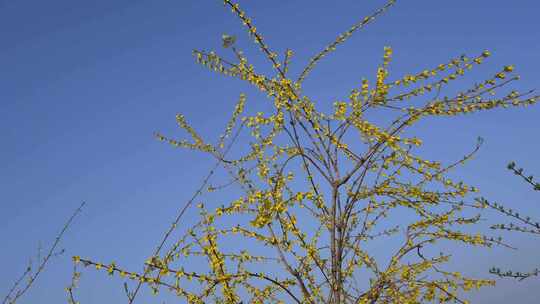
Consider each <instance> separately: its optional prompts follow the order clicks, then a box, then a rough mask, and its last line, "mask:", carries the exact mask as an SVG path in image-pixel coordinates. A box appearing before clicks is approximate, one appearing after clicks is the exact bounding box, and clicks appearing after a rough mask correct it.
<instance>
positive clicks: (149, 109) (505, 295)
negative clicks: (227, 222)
mask: <svg viewBox="0 0 540 304" xmlns="http://www.w3.org/2000/svg"><path fill="white" fill-rule="evenodd" d="M241 4H242V5H243V7H244V9H245V10H246V11H247V13H248V14H249V15H251V16H252V17H253V19H254V20H255V24H256V26H257V28H258V29H259V30H260V31H261V32H262V33H263V34H264V36H265V37H266V39H267V42H268V43H269V44H270V45H271V46H272V47H273V49H274V50H276V51H278V52H280V53H282V52H283V51H284V50H285V48H287V47H288V48H291V49H293V50H294V51H295V53H296V56H295V59H296V60H293V65H292V71H293V72H298V71H299V69H300V68H301V67H303V65H304V64H305V63H306V62H307V59H308V58H309V57H310V56H311V55H313V54H314V53H315V52H318V51H319V50H320V49H321V48H322V47H324V46H325V45H326V44H327V43H328V42H330V41H332V40H333V39H334V38H335V36H336V35H337V34H338V33H340V32H342V31H343V30H345V29H348V28H349V27H350V25H351V24H352V23H354V22H356V21H357V20H358V19H359V18H361V17H363V16H364V15H367V14H368V13H370V12H372V11H373V10H374V9H375V8H376V7H378V6H380V5H382V4H383V1H380V0H373V1H352V0H346V1H345V0H344V1H243V3H241ZM538 11H540V4H538V2H537V1H532V0H523V1H502V0H497V1H486V0H476V1H470V0H469V1H462V0H455V1H427V0H417V1H398V4H397V5H396V6H395V7H394V8H393V9H392V10H391V11H390V12H389V13H388V14H386V15H385V16H383V17H382V18H380V19H379V20H378V21H377V22H375V23H374V24H372V25H371V26H369V27H368V28H367V29H366V30H365V31H363V32H361V33H358V34H357V35H356V36H354V37H353V38H352V39H351V40H349V41H348V42H347V43H346V44H344V45H343V46H341V47H339V49H338V50H337V52H336V53H334V54H333V55H332V56H331V57H327V58H325V59H324V60H323V61H322V62H321V64H320V65H319V66H318V68H317V69H316V70H314V72H313V73H312V76H311V78H309V79H308V80H307V81H306V83H305V91H306V93H307V94H308V95H311V96H315V97H316V98H317V100H319V101H320V102H323V103H324V102H326V103H328V104H331V103H332V102H333V101H335V100H336V99H337V98H343V97H346V96H347V94H348V92H349V90H350V89H351V88H353V87H355V86H358V84H359V81H360V79H361V77H364V76H369V77H371V76H373V75H374V73H375V69H376V66H377V64H379V62H380V60H381V56H382V49H383V46H385V45H390V46H392V47H393V48H394V54H395V55H394V60H393V63H392V66H391V73H392V74H391V75H401V74H403V73H405V72H411V71H419V70H421V69H423V68H425V67H428V68H429V67H432V66H434V65H436V64H439V63H443V62H445V61H446V60H447V59H449V58H451V57H455V56H459V55H460V54H462V53H467V54H470V55H476V54H479V53H480V52H481V51H482V50H484V49H489V50H491V51H492V53H493V56H492V58H490V59H489V60H488V61H486V64H485V65H483V66H481V67H480V68H479V70H478V73H477V74H472V75H473V76H472V77H467V78H466V81H465V82H463V83H464V84H466V83H473V82H474V81H479V80H481V79H482V78H481V77H482V76H488V75H492V74H493V73H494V72H495V71H497V70H498V69H500V68H501V67H502V66H503V65H505V64H515V65H516V68H517V71H518V73H519V74H520V75H521V76H522V80H521V81H520V82H519V84H517V85H516V86H515V87H516V88H518V89H523V90H525V89H532V88H538V87H539V86H540V82H539V81H538V71H540V58H539V55H538V54H540V34H539V33H540V21H539V20H540V19H539V18H538ZM222 33H229V34H235V35H236V36H237V37H238V38H239V42H238V43H239V45H240V46H241V47H243V48H244V49H245V50H246V53H247V54H248V55H249V57H250V58H251V60H252V61H253V63H254V64H255V66H256V67H259V70H261V71H270V67H269V66H268V64H267V62H266V61H265V60H264V58H263V57H261V56H259V55H255V54H257V50H256V48H255V47H254V46H253V44H252V43H251V41H250V39H249V38H248V37H247V35H246V34H245V32H244V30H243V28H242V26H241V24H240V23H239V21H238V20H237V19H236V17H235V16H233V15H232V14H231V13H230V11H229V10H227V9H224V7H223V5H222V2H221V1H186V0H183V1H178V0H177V1H143V0H131V1H125V0H115V1H101V0H96V1H64V0H51V1H35V0H34V1H30V0H18V1H1V0H0V162H1V165H0V168H1V169H0V185H1V186H0V189H1V191H0V240H1V244H2V245H1V247H2V249H1V250H0V269H1V271H0V273H1V274H0V295H1V296H2V297H3V295H4V294H5V293H6V292H7V290H8V288H9V286H10V285H11V284H12V282H13V280H14V279H15V277H17V276H18V275H19V274H20V273H21V272H22V271H23V270H24V268H25V266H26V263H27V261H28V259H29V258H30V257H31V256H33V255H34V254H35V252H36V248H37V246H38V243H39V242H41V243H42V244H43V245H44V246H45V245H48V244H50V243H51V242H52V241H53V238H54V236H55V235H56V234H57V233H58V231H59V230H60V228H61V226H62V223H63V222H64V221H65V220H66V218H67V217H68V216H69V215H70V214H71V212H72V211H73V210H74V209H75V208H76V207H77V206H78V205H79V204H80V202H81V201H86V202H87V207H86V208H85V210H84V212H83V214H82V215H81V216H80V217H79V218H78V220H77V222H76V224H75V225H74V226H73V227H72V228H71V229H70V230H69V232H68V233H67V235H66V237H65V239H64V240H63V241H62V245H61V247H62V248H66V254H65V255H64V256H62V257H59V258H56V259H54V260H52V261H51V263H50V265H49V266H48V268H47V269H46V271H45V272H44V273H43V275H42V277H41V278H40V279H39V281H38V282H37V284H36V286H35V288H34V289H32V290H31V291H30V292H29V293H28V294H27V295H26V296H25V297H24V298H23V299H22V300H21V301H20V303H62V302H63V301H65V298H66V295H65V292H64V290H63V288H64V287H66V286H67V285H68V284H69V281H70V276H71V261H70V256H72V255H75V254H77V255H81V256H83V257H90V258H93V259H96V260H100V261H103V262H109V261H113V260H114V261H117V263H120V264H121V265H123V266H126V267H127V268H130V269H134V270H137V269H141V263H142V262H143V261H144V260H145V259H146V258H147V257H148V256H149V255H150V254H151V252H152V251H153V248H155V246H156V245H157V239H158V238H160V237H161V235H162V234H163V231H165V229H166V228H167V227H168V225H169V223H170V222H171V221H172V220H173V218H174V216H175V213H176V210H177V209H178V208H179V207H180V206H181V205H182V204H183V202H184V201H185V200H186V199H187V198H189V197H190V196H191V194H192V193H193V191H194V190H195V189H196V188H197V187H198V184H199V182H200V180H201V179H202V177H203V176H204V175H205V174H206V172H207V170H208V169H209V168H210V166H211V161H210V160H208V159H207V158H206V157H204V156H203V155H201V154H198V153H192V152H189V151H183V150H177V149H173V148H171V147H169V146H167V145H165V144H162V143H159V142H158V141H156V140H155V139H154V138H153V136H152V133H153V132H154V131H156V130H159V131H163V132H164V133H166V134H170V135H176V134H180V133H179V132H177V129H176V128H175V122H174V116H175V114H176V113H178V112H182V113H184V114H185V115H186V116H187V117H188V119H189V120H190V121H192V122H193V125H194V126H195V127H196V128H198V129H199V130H200V132H201V133H202V134H203V135H204V136H206V137H207V138H215V137H216V136H218V131H217V130H221V128H222V126H223V124H224V123H225V121H226V119H227V118H226V117H225V116H223V115H222V114H223V113H230V112H231V111H232V107H233V105H234V102H235V101H236V98H237V96H238V94H239V93H240V92H241V91H247V92H248V101H252V102H255V103H257V102H260V103H262V102H264V101H263V100H260V99H259V100H254V99H251V100H250V99H249V96H250V95H249V93H250V92H252V90H250V89H248V88H247V87H246V85H245V84H244V83H242V82H240V81H238V80H234V79H231V78H226V77H221V76H219V75H218V74H214V73H213V72H211V71H208V70H207V69H205V68H202V67H200V66H198V65H197V64H196V63H195V62H194V60H193V57H192V56H191V51H192V49H194V48H198V49H204V50H211V49H216V50H218V51H219V52H221V53H224V54H227V52H225V50H222V49H221V47H220V45H221V40H220V37H221V34H222ZM475 73H476V72H475ZM391 78H392V77H391ZM539 115H540V108H539V107H538V106H536V107H529V108H519V109H511V110H506V111H504V110H496V111H492V112H484V113H478V114H475V115H469V116H463V117H460V118H458V119H452V120H448V119H439V120H430V121H429V126H430V127H429V128H420V129H422V130H423V131H422V132H423V133H422V134H423V136H424V138H425V143H426V144H425V149H426V150H425V151H426V154H427V155H430V156H436V158H438V159H439V160H442V161H447V162H449V161H453V160H455V159H457V158H460V157H461V156H462V155H463V154H464V153H466V152H467V151H469V149H470V147H471V146H472V145H473V144H474V142H475V139H476V137H477V136H482V137H484V138H485V141H486V143H485V145H484V147H483V149H482V150H481V152H480V153H479V157H478V158H476V159H475V160H474V161H473V162H470V163H469V164H468V165H467V166H466V167H464V168H462V169H460V170H459V171H457V172H456V176H459V177H461V178H463V180H465V181H470V182H471V183H473V184H475V185H477V186H479V187H480V189H481V190H482V194H483V195H484V196H486V197H487V198H489V199H493V200H497V201H500V202H504V203H506V204H507V205H509V206H511V207H512V208H515V209H518V210H520V211H522V212H529V213H530V215H532V216H535V217H536V218H539V219H540V209H539V205H538V204H539V203H540V202H538V198H539V197H538V194H537V193H534V192H533V191H532V190H530V188H528V187H527V186H526V185H525V184H524V183H522V182H521V181H519V180H518V179H517V178H515V177H514V176H513V175H511V174H510V173H509V172H508V171H507V170H506V169H505V165H506V163H507V162H508V161H510V160H515V161H517V162H518V164H520V165H522V166H524V167H526V168H528V171H529V172H530V173H532V174H534V173H537V174H539V175H540V161H539V160H538V157H537V156H538V155H539V152H540V141H539V140H538V137H539V131H540V128H539V122H538V119H539V117H540V116H539ZM421 126H424V127H425V126H428V124H422V125H421ZM442 137H446V138H447V140H444V141H443V140H442V139H441V138H442ZM192 214H194V213H190V216H191V215H192ZM186 221H189V218H188V219H186ZM509 237H510V239H509V240H511V242H512V244H514V245H516V246H518V247H519V248H520V249H521V250H520V251H518V252H513V251H509V250H502V249H494V250H491V251H481V252H476V251H475V253H474V254H472V255H467V254H465V253H459V252H457V253H456V264H457V265H456V267H457V268H458V269H462V270H466V271H468V273H469V274H473V275H485V274H486V272H487V270H488V269H489V267H491V266H492V265H494V264H497V265H501V266H502V267H503V268H504V266H507V265H508V266H513V268H515V269H518V270H527V269H529V268H532V267H534V266H540V265H538V264H537V262H538V249H540V246H539V244H540V243H539V242H538V241H539V240H538V239H534V238H531V237H527V236H523V235H516V234H512V235H509ZM488 276H489V275H488ZM538 282H539V281H538V279H532V280H529V281H526V282H522V283H516V282H514V281H501V282H500V283H499V284H498V287H497V288H496V289H486V290H484V291H482V292H480V293H477V294H475V295H473V296H472V298H471V299H472V300H473V303H475V302H476V303H508V302H509V301H513V302H514V303H536V302H537V299H538V298H540V290H539V289H538ZM78 295H79V300H80V301H81V303H83V304H86V303H121V302H123V301H125V296H124V295H123V292H122V290H121V281H119V280H118V279H117V278H114V279H111V278H109V277H108V276H107V275H106V274H105V273H103V272H101V273H98V272H96V271H94V270H92V269H88V270H86V271H83V277H82V280H81V288H80V289H79V290H78ZM167 298H168V297H164V298H163V299H167ZM138 302H139V303H161V302H162V301H161V299H158V298H152V297H151V296H150V295H149V292H148V291H147V290H144V292H143V294H141V297H140V298H139V301H138ZM171 302H172V301H168V303H171Z"/></svg>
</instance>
